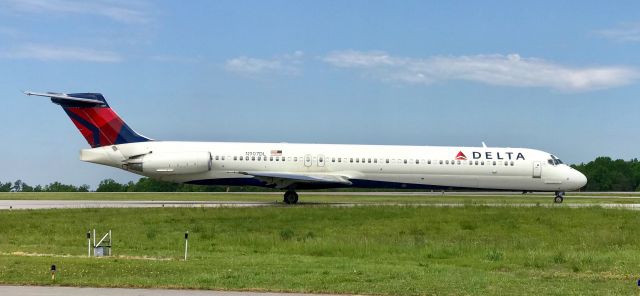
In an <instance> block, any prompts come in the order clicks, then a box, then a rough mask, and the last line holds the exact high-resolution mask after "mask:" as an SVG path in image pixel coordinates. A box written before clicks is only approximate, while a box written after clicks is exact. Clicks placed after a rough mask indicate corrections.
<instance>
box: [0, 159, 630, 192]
mask: <svg viewBox="0 0 640 296" xmlns="http://www.w3.org/2000/svg"><path fill="white" fill-rule="evenodd" d="M571 167H573V168H574V169H576V170H578V171H580V172H582V173H583V174H585V176H587V179H588V182H587V185H586V186H585V187H584V188H582V189H581V190H582V191H640V161H638V159H637V158H634V159H632V160H622V159H616V160H613V159H611V158H610V157H598V158H596V159H595V160H593V161H590V162H588V163H581V164H576V165H571ZM270 190H273V189H269V188H262V187H253V186H215V185H191V184H177V183H171V182H165V181H158V180H154V179H150V178H140V179H139V180H138V181H136V182H133V181H130V182H128V183H124V184H122V183H118V182H116V181H115V180H113V179H105V180H102V181H101V182H100V184H99V185H98V187H97V188H96V190H95V191H96V192H225V191H234V192H250V191H270ZM340 190H341V191H358V190H359V189H357V188H345V189H340ZM364 190H366V191H370V190H369V189H364ZM89 191H91V188H90V186H89V185H86V184H85V185H80V186H75V185H70V184H62V183H60V182H53V183H51V184H48V185H44V186H42V185H36V186H30V185H28V184H27V183H25V182H23V181H22V180H17V181H15V182H7V183H3V182H0V192H89ZM382 191H389V190H382Z"/></svg>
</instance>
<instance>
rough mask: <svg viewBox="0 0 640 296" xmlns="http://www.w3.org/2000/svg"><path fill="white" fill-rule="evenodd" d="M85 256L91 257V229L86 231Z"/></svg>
mask: <svg viewBox="0 0 640 296" xmlns="http://www.w3.org/2000/svg"><path fill="white" fill-rule="evenodd" d="M87 257H91V231H87Z"/></svg>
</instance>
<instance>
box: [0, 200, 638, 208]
mask: <svg viewBox="0 0 640 296" xmlns="http://www.w3.org/2000/svg"><path fill="white" fill-rule="evenodd" d="M271 206H288V205H285V204H284V203H282V202H255V201H251V202H245V201H169V200H165V201H151V200H123V201H113V200H0V210H44V209H88V208H242V207H271ZM296 206H330V207H356V206H413V207H464V206H488V207H538V206H539V207H569V208H588V207H602V208H620V209H633V210H640V203H637V204H636V203H633V204H629V203H627V204H622V203H564V204H560V205H559V204H554V203H552V202H549V203H480V204H465V203H419V202H410V203H406V202H398V203H394V202H382V203H376V202H361V203H360V202H309V203H305V202H300V203H298V204H297V205H296Z"/></svg>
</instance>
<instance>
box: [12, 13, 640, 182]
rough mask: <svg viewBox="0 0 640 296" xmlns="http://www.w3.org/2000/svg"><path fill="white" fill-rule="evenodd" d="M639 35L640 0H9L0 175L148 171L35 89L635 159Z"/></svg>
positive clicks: (181, 118)
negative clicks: (114, 159) (104, 162)
mask: <svg viewBox="0 0 640 296" xmlns="http://www.w3.org/2000/svg"><path fill="white" fill-rule="evenodd" d="M639 45H640V4H639V3H638V2H637V1H618V2H615V5H613V4H611V3H610V2H604V1H603V2H596V1H587V2H585V1H564V2H561V3H560V1H533V2H530V3H528V4H526V5H525V4H522V3H520V2H514V3H511V2H508V1H485V2H480V1H476V2H470V1H438V2H435V1H434V2H428V1H186V2H185V1H70V0H51V1H44V0H15V1H14V0H0V94H1V100H2V103H3V104H2V106H3V108H2V116H1V117H0V118H1V119H0V121H1V123H2V124H0V134H1V135H3V142H2V143H3V145H1V146H0V161H1V162H2V163H3V167H4V169H3V170H1V171H0V181H9V180H11V181H13V180H15V179H18V178H20V179H22V180H24V181H25V182H27V183H29V184H47V183H50V182H52V181H55V180H59V181H62V182H65V183H73V184H77V185H79V184H89V185H91V186H92V187H93V188H95V185H96V184H97V183H98V182H99V181H100V180H102V179H105V178H114V179H116V180H118V181H121V182H125V181H128V180H135V179H137V178H138V177H137V176H136V175H133V174H129V173H126V172H121V171H118V170H115V169H111V168H107V167H101V166H97V165H93V164H88V163H83V162H81V161H79V160H78V151H79V150H80V149H82V148H87V147H88V145H87V143H86V142H85V141H84V138H82V136H81V135H80V134H79V133H78V132H77V130H76V129H75V127H74V126H73V125H72V123H71V122H70V120H69V119H68V118H67V117H66V115H64V113H63V112H62V110H60V109H59V107H57V106H55V105H53V104H51V103H49V102H47V100H46V99H42V98H35V97H26V96H23V95H21V93H20V90H32V91H57V92H101V93H103V94H104V95H105V97H107V99H108V100H109V103H110V105H111V106H112V107H113V108H114V109H115V110H116V111H117V112H118V113H119V114H120V116H122V117H123V118H124V119H125V120H126V121H127V123H128V124H129V125H130V126H132V127H133V128H134V129H136V130H138V131H140V132H142V133H143V134H145V135H147V136H149V137H152V138H155V139H161V140H194V141H247V142H251V141H260V142H263V141H264V142H304V143H357V144H398V145H451V146H479V145H480V143H481V142H482V141H485V142H486V143H487V144H488V145H489V146H509V147H529V148H536V149H542V150H545V151H549V152H552V153H555V154H557V155H558V156H559V157H561V158H562V159H563V160H565V162H569V163H580V162H587V161H590V160H592V159H594V158H595V157H597V156H603V155H605V156H611V157H614V158H623V159H630V158H635V157H638V156H639V154H640V149H638V147H639V146H640V145H639V144H640V140H639V139H638V134H639V133H638V130H639V129H638V126H639V123H640V119H639V117H638V110H640V100H639V99H638V97H637V95H638V94H639V93H640V59H639V56H640V50H638V49H639Z"/></svg>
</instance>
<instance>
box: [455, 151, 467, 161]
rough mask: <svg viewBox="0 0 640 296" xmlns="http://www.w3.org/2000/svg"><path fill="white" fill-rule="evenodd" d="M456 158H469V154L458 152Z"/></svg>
mask: <svg viewBox="0 0 640 296" xmlns="http://www.w3.org/2000/svg"><path fill="white" fill-rule="evenodd" d="M456 160H467V156H466V155H464V153H462V151H460V152H458V155H456Z"/></svg>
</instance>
